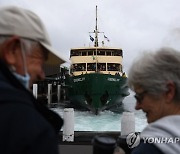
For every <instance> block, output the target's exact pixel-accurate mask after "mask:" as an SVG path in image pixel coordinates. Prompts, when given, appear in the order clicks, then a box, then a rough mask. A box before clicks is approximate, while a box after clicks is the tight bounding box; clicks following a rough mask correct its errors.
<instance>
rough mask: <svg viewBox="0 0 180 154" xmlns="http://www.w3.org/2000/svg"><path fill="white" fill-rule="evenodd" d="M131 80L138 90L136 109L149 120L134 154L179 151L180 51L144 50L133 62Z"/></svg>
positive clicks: (169, 49) (174, 153)
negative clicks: (141, 111)
mask: <svg viewBox="0 0 180 154" xmlns="http://www.w3.org/2000/svg"><path fill="white" fill-rule="evenodd" d="M128 84H129V87H130V88H131V89H132V90H133V91H134V92H135V93H136V94H135V98H136V106H135V108H136V110H140V109H142V110H143V112H145V114H146V118H147V122H148V123H149V125H148V126H147V127H146V128H145V129H144V130H143V131H142V132H141V133H140V137H141V139H142V140H141V143H140V144H139V145H138V146H137V147H136V148H135V149H134V150H133V151H132V154H144V153H146V154H178V153H179V152H180V124H179V123H180V51H177V50H175V49H173V48H168V47H164V48H160V49H158V50H156V51H155V52H145V53H144V54H142V55H141V57H140V58H138V59H136V61H135V62H134V63H133V64H132V66H131V68H130V70H129V75H128ZM134 141H135V140H134Z"/></svg>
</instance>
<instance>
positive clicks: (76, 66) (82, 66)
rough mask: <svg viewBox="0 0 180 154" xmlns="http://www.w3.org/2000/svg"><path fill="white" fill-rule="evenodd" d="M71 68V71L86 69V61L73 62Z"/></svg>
mask: <svg viewBox="0 0 180 154" xmlns="http://www.w3.org/2000/svg"><path fill="white" fill-rule="evenodd" d="M71 69H72V72H76V71H86V63H80V64H73V65H72V68H71Z"/></svg>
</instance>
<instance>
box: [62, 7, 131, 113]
mask: <svg viewBox="0 0 180 154" xmlns="http://www.w3.org/2000/svg"><path fill="white" fill-rule="evenodd" d="M92 33H93V34H94V37H92V36H91V35H90V40H91V41H92V42H94V46H92V47H82V48H73V49H71V51H70V60H71V68H70V75H69V76H67V77H66V79H65V84H66V87H67V89H66V90H67V95H68V98H69V99H70V102H71V104H73V106H74V107H75V108H82V109H87V110H90V111H92V112H93V113H95V114H98V113H99V112H100V111H103V110H112V111H113V110H115V109H117V108H118V107H120V106H121V105H122V101H123V99H124V98H125V97H126V96H128V95H129V92H128V87H127V85H126V81H127V77H126V75H125V73H124V72H123V68H122V60H123V51H122V49H120V48H111V47H106V46H104V41H102V46H99V40H98V35H99V33H101V32H99V31H98V27H97V6H96V26H95V30H94V31H93V32H92ZM103 35H104V33H103ZM104 38H105V39H107V41H109V40H108V38H107V37H106V36H105V35H104Z"/></svg>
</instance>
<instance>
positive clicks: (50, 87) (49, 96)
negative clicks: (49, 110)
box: [48, 84, 52, 106]
mask: <svg viewBox="0 0 180 154" xmlns="http://www.w3.org/2000/svg"><path fill="white" fill-rule="evenodd" d="M51 103H52V84H48V105H49V106H50V104H51Z"/></svg>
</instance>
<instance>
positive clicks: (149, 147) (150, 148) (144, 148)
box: [131, 142, 163, 154]
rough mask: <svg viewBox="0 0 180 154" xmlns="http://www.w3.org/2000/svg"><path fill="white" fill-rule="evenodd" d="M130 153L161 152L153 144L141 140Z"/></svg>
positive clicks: (149, 153)
mask: <svg viewBox="0 0 180 154" xmlns="http://www.w3.org/2000/svg"><path fill="white" fill-rule="evenodd" d="M131 154H163V153H162V152H161V151H160V150H159V149H158V148H157V147H156V146H155V145H154V144H149V143H143V142H141V143H140V144H139V145H138V146H137V147H136V148H134V150H133V151H132V152H131Z"/></svg>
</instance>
